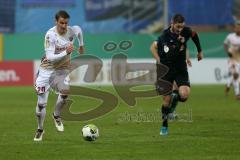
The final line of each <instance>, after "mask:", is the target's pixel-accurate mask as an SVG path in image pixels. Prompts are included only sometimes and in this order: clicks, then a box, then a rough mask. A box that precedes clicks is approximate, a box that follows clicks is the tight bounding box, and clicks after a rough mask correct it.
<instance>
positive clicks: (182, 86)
mask: <svg viewBox="0 0 240 160" xmlns="http://www.w3.org/2000/svg"><path fill="white" fill-rule="evenodd" d="M175 82H176V84H177V86H178V89H177V90H173V93H172V95H171V101H170V110H169V113H173V112H174V111H175V110H176V107H177V104H178V101H180V102H185V101H186V100H187V98H188V96H189V94H190V81H189V76H188V72H187V70H185V71H182V72H179V73H178V74H177V75H176V79H175Z"/></svg>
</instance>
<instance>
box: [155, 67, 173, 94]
mask: <svg viewBox="0 0 240 160" xmlns="http://www.w3.org/2000/svg"><path fill="white" fill-rule="evenodd" d="M173 81H174V73H173V72H172V71H171V70H170V69H169V71H168V72H167V74H165V75H164V76H162V77H157V81H156V83H155V85H156V90H157V92H158V93H159V94H160V95H164V96H166V95H170V94H171V90H172V87H173ZM164 85H165V86H164ZM159 88H160V90H158V89H159ZM161 88H165V89H166V90H169V92H168V91H167V92H165V91H164V92H163V91H162V90H161Z"/></svg>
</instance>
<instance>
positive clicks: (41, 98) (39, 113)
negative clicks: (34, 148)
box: [34, 91, 49, 141]
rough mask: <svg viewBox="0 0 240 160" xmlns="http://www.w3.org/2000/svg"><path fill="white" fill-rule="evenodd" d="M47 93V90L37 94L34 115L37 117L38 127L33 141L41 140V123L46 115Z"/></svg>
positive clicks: (42, 130)
mask: <svg viewBox="0 0 240 160" xmlns="http://www.w3.org/2000/svg"><path fill="white" fill-rule="evenodd" d="M48 95H49V91H47V92H45V93H41V94H38V101H37V106H36V117H37V124H38V129H37V131H36V135H35V137H34V141H41V140H42V137H43V134H44V128H43V124H44V120H45V116H46V106H47V100H48Z"/></svg>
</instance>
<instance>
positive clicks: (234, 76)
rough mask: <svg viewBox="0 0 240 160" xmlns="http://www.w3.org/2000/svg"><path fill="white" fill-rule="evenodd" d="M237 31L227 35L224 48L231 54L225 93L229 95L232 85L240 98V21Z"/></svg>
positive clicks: (237, 24) (236, 25) (236, 26)
mask: <svg viewBox="0 0 240 160" xmlns="http://www.w3.org/2000/svg"><path fill="white" fill-rule="evenodd" d="M234 29H235V32H233V33H230V34H228V35H227V37H226V39H225V40H224V49H225V51H226V53H227V54H228V56H229V60H228V72H229V75H230V76H229V78H228V79H227V84H226V88H225V94H226V95H228V93H229V91H230V87H231V85H232V86H233V88H234V94H235V97H236V99H238V100H239V99H240V94H239V73H240V22H237V23H236V24H235V28H234Z"/></svg>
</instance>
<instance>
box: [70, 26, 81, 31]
mask: <svg viewBox="0 0 240 160" xmlns="http://www.w3.org/2000/svg"><path fill="white" fill-rule="evenodd" d="M68 30H70V31H72V32H79V31H82V28H81V27H80V26H79V25H74V26H68Z"/></svg>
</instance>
